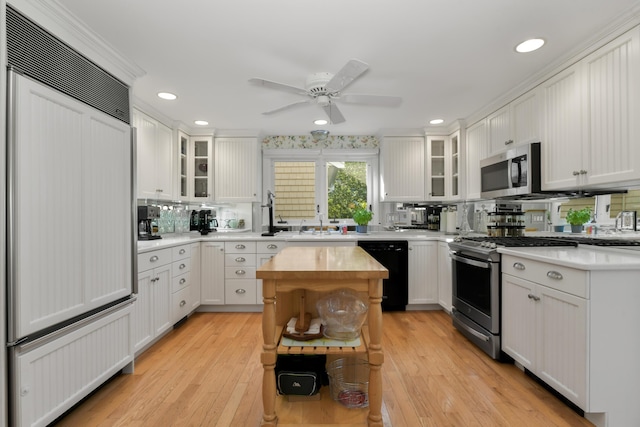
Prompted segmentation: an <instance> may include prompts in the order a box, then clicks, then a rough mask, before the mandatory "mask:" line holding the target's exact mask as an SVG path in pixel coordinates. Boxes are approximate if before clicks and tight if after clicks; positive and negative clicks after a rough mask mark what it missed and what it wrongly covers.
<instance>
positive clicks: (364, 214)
mask: <svg viewBox="0 0 640 427" xmlns="http://www.w3.org/2000/svg"><path fill="white" fill-rule="evenodd" d="M372 218H373V212H371V211H370V210H368V209H366V208H360V209H358V210H356V211H355V212H354V213H353V220H354V221H355V223H356V224H357V225H356V232H358V233H366V232H367V224H369V221H371V219H372Z"/></svg>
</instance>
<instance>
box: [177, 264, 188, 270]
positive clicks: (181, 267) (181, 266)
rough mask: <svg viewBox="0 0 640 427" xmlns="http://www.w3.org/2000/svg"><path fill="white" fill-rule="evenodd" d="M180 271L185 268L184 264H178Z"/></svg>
mask: <svg viewBox="0 0 640 427" xmlns="http://www.w3.org/2000/svg"><path fill="white" fill-rule="evenodd" d="M178 268H179V269H180V270H182V269H183V268H187V266H186V265H185V264H180V267H178Z"/></svg>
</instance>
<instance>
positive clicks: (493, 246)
mask: <svg viewBox="0 0 640 427" xmlns="http://www.w3.org/2000/svg"><path fill="white" fill-rule="evenodd" d="M487 247H488V248H489V249H495V248H497V247H498V245H496V244H495V243H489V244H488V245H487Z"/></svg>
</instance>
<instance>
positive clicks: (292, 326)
mask: <svg viewBox="0 0 640 427" xmlns="http://www.w3.org/2000/svg"><path fill="white" fill-rule="evenodd" d="M297 321H298V318H297V317H292V318H291V320H289V323H287V333H289V334H299V333H300V332H297V331H296V322H297ZM321 325H322V319H320V318H316V319H311V324H310V325H309V330H308V331H306V332H304V333H305V334H319V333H320V326H321Z"/></svg>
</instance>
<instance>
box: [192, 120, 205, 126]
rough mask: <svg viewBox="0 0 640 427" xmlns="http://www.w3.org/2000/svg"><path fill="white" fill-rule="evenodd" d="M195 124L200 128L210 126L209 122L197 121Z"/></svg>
mask: <svg viewBox="0 0 640 427" xmlns="http://www.w3.org/2000/svg"><path fill="white" fill-rule="evenodd" d="M193 123H195V124H197V125H198V126H206V125H208V124H209V122H208V121H206V120H196V121H194V122H193Z"/></svg>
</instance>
